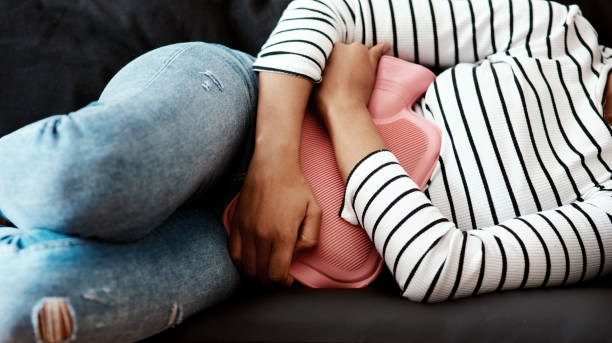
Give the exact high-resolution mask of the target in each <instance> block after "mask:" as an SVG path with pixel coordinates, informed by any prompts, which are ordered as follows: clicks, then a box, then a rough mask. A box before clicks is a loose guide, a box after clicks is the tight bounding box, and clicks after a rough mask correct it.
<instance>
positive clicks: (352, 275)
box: [223, 56, 441, 288]
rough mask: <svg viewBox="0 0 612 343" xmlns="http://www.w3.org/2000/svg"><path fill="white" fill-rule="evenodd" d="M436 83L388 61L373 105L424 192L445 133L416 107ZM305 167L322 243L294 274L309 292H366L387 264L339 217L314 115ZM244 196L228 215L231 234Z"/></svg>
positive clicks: (416, 69) (298, 261) (392, 146)
mask: <svg viewBox="0 0 612 343" xmlns="http://www.w3.org/2000/svg"><path fill="white" fill-rule="evenodd" d="M434 79H435V75H434V74H433V73H432V72H431V71H430V70H428V69H427V68H425V67H422V66H420V65H417V64H414V63H410V62H407V61H404V60H401V59H399V58H395V57H391V56H383V57H381V59H380V62H379V64H378V71H377V75H376V83H375V85H374V89H373V91H372V95H371V97H370V103H369V105H368V109H369V111H370V114H371V116H372V119H373V121H374V124H375V125H376V127H377V128H378V131H379V132H380V134H381V136H382V137H383V139H384V141H385V143H386V145H387V148H388V149H389V150H390V151H391V152H393V153H394V154H395V156H397V158H398V160H399V162H400V164H401V165H402V167H403V168H404V169H405V170H406V172H407V173H408V175H410V177H411V178H412V179H413V180H414V182H415V183H416V184H417V185H419V187H420V188H421V189H423V188H424V187H425V185H426V183H427V180H429V177H430V176H431V174H432V172H433V170H434V168H435V166H436V162H437V160H438V156H439V154H440V145H441V132H440V129H439V128H438V127H437V126H436V125H435V124H433V123H432V122H430V121H429V120H427V119H425V118H423V117H422V116H420V115H419V114H417V113H415V112H414V111H413V110H412V106H413V105H414V103H415V101H416V100H417V99H419V98H420V97H421V95H423V93H424V92H425V91H426V90H427V88H428V87H429V85H430V84H431V83H432V82H433V81H434ZM356 139H359V138H358V137H356ZM300 164H301V167H302V171H303V172H304V176H305V177H306V179H307V180H308V182H309V183H310V186H311V188H312V191H313V193H314V196H315V198H316V199H317V201H318V202H319V205H320V206H321V208H322V210H323V216H322V218H321V234H320V237H319V244H318V245H317V247H315V248H313V249H311V250H310V251H307V252H302V253H300V254H298V255H297V256H296V257H295V259H294V260H293V262H292V264H291V268H290V270H289V273H290V274H291V275H292V276H293V277H294V278H295V279H296V280H297V281H299V282H301V283H302V284H304V285H306V286H309V287H315V288H358V287H365V286H366V285H368V284H369V283H370V282H372V281H373V280H374V279H375V278H376V276H377V275H378V273H379V272H380V270H381V268H382V264H383V260H382V258H381V257H380V255H379V254H378V252H377V251H376V248H375V247H374V244H373V243H372V242H371V241H370V239H369V237H368V235H367V234H366V232H365V230H363V229H362V228H361V227H359V226H355V225H352V224H349V223H348V222H346V221H345V220H343V219H342V218H340V217H339V216H338V213H339V211H340V207H341V205H342V198H343V196H344V183H343V181H342V178H341V176H340V172H339V170H338V166H337V164H336V159H335V156H334V150H333V148H332V144H331V140H330V138H329V136H328V134H327V131H326V130H325V127H324V126H323V124H322V122H321V121H320V119H319V118H318V117H317V116H316V115H313V114H312V113H310V112H309V111H306V113H305V116H304V123H303V128H302V141H301V149H300ZM239 195H240V194H238V195H237V196H236V197H235V198H234V199H232V201H231V202H230V203H229V205H228V206H227V208H226V209H225V212H224V214H223V223H224V225H225V228H226V229H227V230H228V232H229V229H230V227H231V221H232V220H234V212H235V208H236V205H237V202H238V197H239Z"/></svg>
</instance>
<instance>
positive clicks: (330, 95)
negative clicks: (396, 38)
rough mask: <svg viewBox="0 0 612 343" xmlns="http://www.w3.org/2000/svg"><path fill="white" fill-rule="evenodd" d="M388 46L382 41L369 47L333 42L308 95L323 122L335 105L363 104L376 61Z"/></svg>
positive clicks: (348, 106)
mask: <svg viewBox="0 0 612 343" xmlns="http://www.w3.org/2000/svg"><path fill="white" fill-rule="evenodd" d="M389 48H390V46H389V43H386V42H385V43H380V44H378V45H375V46H373V47H372V48H370V49H368V48H367V47H366V46H365V45H363V44H361V43H351V44H343V43H336V44H335V45H334V49H333V50H332V53H331V55H330V56H329V59H328V60H327V64H326V67H325V70H324V71H323V82H322V83H321V84H319V85H318V86H317V87H316V88H315V90H314V92H313V95H312V98H311V101H312V102H313V105H314V106H315V108H316V109H317V110H318V111H319V113H320V114H321V115H322V116H323V119H324V120H325V121H326V122H327V116H328V115H329V113H330V112H333V111H334V110H335V109H336V108H355V107H360V106H366V107H367V105H368V101H369V100H370V94H372V88H373V87H374V81H375V80H376V68H377V67H378V60H379V59H380V57H381V56H382V55H383V54H384V53H385V52H386V51H387V50H389Z"/></svg>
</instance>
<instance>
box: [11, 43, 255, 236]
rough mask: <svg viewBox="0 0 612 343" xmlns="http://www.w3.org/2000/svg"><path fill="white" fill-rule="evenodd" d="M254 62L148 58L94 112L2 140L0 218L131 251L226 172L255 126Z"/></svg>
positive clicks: (219, 49)
mask: <svg viewBox="0 0 612 343" xmlns="http://www.w3.org/2000/svg"><path fill="white" fill-rule="evenodd" d="M252 61H253V57H251V56H249V55H247V54H244V53H241V52H238V51H234V50H230V49H228V48H225V47H223V46H220V45H216V44H205V43H184V44H176V45H171V46H167V47H163V48H160V49H157V50H154V51H152V52H149V53H147V54H145V55H143V56H141V57H139V58H138V59H136V60H134V61H133V62H131V63H130V64H128V65H127V66H126V67H125V68H124V69H122V70H121V71H120V72H119V73H118V74H117V76H115V78H113V80H111V82H110V83H109V85H108V87H107V88H106V89H105V90H104V92H103V94H102V96H101V98H100V100H99V101H98V102H95V103H92V104H90V105H89V106H87V107H85V108H83V109H81V110H79V111H76V112H73V113H70V114H68V115H56V116H52V117H49V118H46V119H43V120H40V121H38V122H35V123H32V124H30V125H28V126H26V127H23V128H21V129H19V130H17V131H15V132H13V133H11V134H9V135H7V136H4V137H2V138H0V156H1V157H2V159H3V166H2V168H0V214H1V215H2V216H3V217H4V218H6V219H8V220H9V221H11V222H12V223H14V224H15V225H16V226H17V227H19V228H20V229H48V230H52V231H55V232H58V233H62V234H70V235H78V236H81V237H97V238H102V239H109V240H134V239H138V238H140V237H143V236H145V235H146V234H147V233H148V232H150V231H151V230H152V229H153V228H155V227H157V226H158V225H159V224H160V223H161V222H162V221H163V220H165V219H166V218H167V217H168V216H169V215H170V214H171V213H173V212H174V211H175V210H176V209H177V208H178V207H179V206H180V205H181V204H183V203H184V202H185V201H186V200H188V199H189V198H190V197H192V196H193V195H194V194H196V193H198V194H202V193H205V192H206V190H207V189H209V188H210V186H211V185H212V184H214V183H215V182H216V180H217V179H218V177H219V176H220V175H223V174H224V173H226V172H227V170H228V168H229V167H230V166H231V164H232V160H233V159H234V157H235V156H236V154H237V153H238V151H239V150H240V146H241V145H243V144H244V141H245V139H246V137H247V135H248V133H249V129H250V128H251V127H252V126H253V125H254V117H255V106H256V101H257V78H256V76H255V74H254V72H253V71H252V70H251V64H252Z"/></svg>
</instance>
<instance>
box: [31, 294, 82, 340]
mask: <svg viewBox="0 0 612 343" xmlns="http://www.w3.org/2000/svg"><path fill="white" fill-rule="evenodd" d="M32 319H33V321H34V330H35V334H36V337H37V338H38V339H39V340H40V341H42V342H44V343H60V342H66V341H67V340H69V339H70V338H72V337H74V334H75V331H76V329H75V328H76V325H75V321H74V311H73V310H72V308H71V307H70V304H69V303H68V301H66V299H64V298H59V297H49V298H44V299H43V300H42V301H41V302H40V303H39V304H38V306H36V307H34V313H33V315H32Z"/></svg>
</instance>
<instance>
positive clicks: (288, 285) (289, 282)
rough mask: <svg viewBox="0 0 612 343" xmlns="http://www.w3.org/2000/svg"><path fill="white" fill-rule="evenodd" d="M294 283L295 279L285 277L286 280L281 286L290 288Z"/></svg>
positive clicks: (289, 276)
mask: <svg viewBox="0 0 612 343" xmlns="http://www.w3.org/2000/svg"><path fill="white" fill-rule="evenodd" d="M294 281H295V279H294V278H293V276H291V275H287V278H286V279H285V281H283V283H282V286H283V287H291V285H293V282H294Z"/></svg>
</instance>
